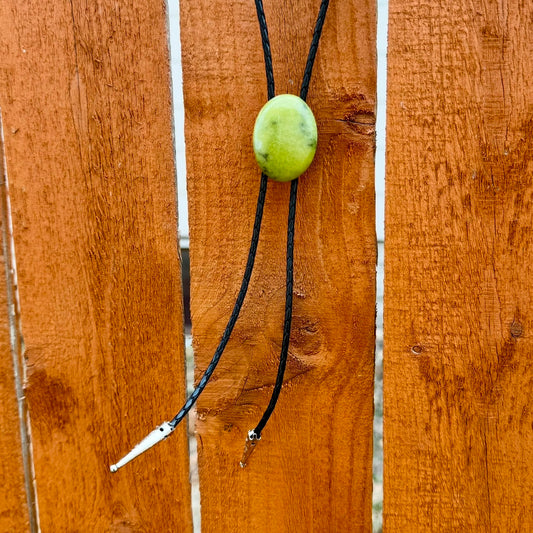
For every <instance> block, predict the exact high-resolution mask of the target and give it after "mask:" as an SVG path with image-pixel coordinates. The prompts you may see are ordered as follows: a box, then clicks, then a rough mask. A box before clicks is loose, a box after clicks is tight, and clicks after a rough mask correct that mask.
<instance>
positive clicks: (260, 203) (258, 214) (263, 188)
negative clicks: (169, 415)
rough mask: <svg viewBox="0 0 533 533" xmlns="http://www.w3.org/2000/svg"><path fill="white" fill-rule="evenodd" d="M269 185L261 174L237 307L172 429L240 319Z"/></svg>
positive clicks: (195, 396)
mask: <svg viewBox="0 0 533 533" xmlns="http://www.w3.org/2000/svg"><path fill="white" fill-rule="evenodd" d="M267 184H268V177H267V176H266V175H265V174H261V185H260V188H259V195H258V197H257V208H256V211H255V221H254V229H253V232H252V241H251V243H250V250H249V252H248V260H247V262H246V269H245V271H244V276H243V278H242V283H241V288H240V290H239V294H238V295H237V299H236V301H235V305H234V307H233V311H232V313H231V316H230V318H229V320H228V324H227V325H226V329H225V330H224V333H223V334H222V337H221V339H220V343H219V345H218V347H217V349H216V351H215V354H214V355H213V358H212V359H211V362H210V363H209V366H208V367H207V368H206V370H205V372H204V375H203V376H202V379H201V380H200V383H198V385H197V386H196V388H195V389H194V391H193V392H192V394H191V395H190V396H189V398H188V399H187V401H186V402H185V405H184V406H183V407H182V408H181V409H180V411H179V413H178V414H177V415H176V416H175V417H174V418H173V419H172V420H171V421H170V422H169V424H170V425H171V426H172V428H175V427H176V426H177V425H178V424H179V423H180V422H181V420H182V419H183V418H184V417H185V415H186V414H187V413H188V412H189V411H190V410H191V407H192V406H193V405H194V403H195V402H196V400H197V399H198V396H200V394H202V391H203V390H204V389H205V386H206V385H207V383H208V381H209V379H210V378H211V376H212V375H213V372H214V371H215V368H216V367H217V364H218V362H219V361H220V357H221V356H222V353H223V352H224V349H225V348H226V344H228V341H229V338H230V336H231V332H232V331H233V328H234V326H235V323H236V322H237V319H238V318H239V313H240V312H241V307H242V304H243V302H244V298H245V297H246V293H247V291H248V285H249V283H250V278H251V277H252V270H253V268H254V262H255V255H256V252H257V245H258V243H259V233H260V231H261V220H262V218H263V208H264V205H265V197H266V192H267Z"/></svg>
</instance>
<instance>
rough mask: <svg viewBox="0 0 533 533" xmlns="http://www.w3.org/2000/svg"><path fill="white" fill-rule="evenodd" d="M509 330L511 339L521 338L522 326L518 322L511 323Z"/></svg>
mask: <svg viewBox="0 0 533 533" xmlns="http://www.w3.org/2000/svg"><path fill="white" fill-rule="evenodd" d="M509 330H510V332H511V337H514V338H515V339H517V338H518V337H521V336H522V333H523V332H524V329H523V327H522V324H520V322H518V321H516V320H514V321H513V323H512V324H511V327H510V328H509Z"/></svg>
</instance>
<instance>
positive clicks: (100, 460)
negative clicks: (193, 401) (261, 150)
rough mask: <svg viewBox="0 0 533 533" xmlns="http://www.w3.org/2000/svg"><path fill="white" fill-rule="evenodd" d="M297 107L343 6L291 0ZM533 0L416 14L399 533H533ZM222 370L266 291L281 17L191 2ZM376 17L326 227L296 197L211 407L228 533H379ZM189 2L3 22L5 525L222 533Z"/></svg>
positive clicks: (392, 225) (289, 36)
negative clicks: (186, 266) (268, 66)
mask: <svg viewBox="0 0 533 533" xmlns="http://www.w3.org/2000/svg"><path fill="white" fill-rule="evenodd" d="M264 3H265V10H266V15H267V20H268V23H269V31H270V38H271V44H272V51H273V60H274V71H275V76H276V83H277V92H278V93H282V92H292V93H295V92H297V90H298V87H299V83H300V80H301V77H302V73H303V67H304V63H305V58H306V54H307V49H308V46H309V43H310V38H311V32H312V27H313V24H314V20H315V17H316V13H317V10H318V2H317V1H311V0H295V1H292V2H284V1H282V0H272V1H269V0H264ZM532 22H533V5H532V4H531V3H530V2H527V1H519V0H509V1H505V0H488V1H485V2H482V1H481V0H470V1H466V0H457V1H455V2H448V3H443V2H437V1H435V0H426V1H425V2H420V1H415V0H390V16H389V54H388V58H389V59H388V60H389V67H388V116H387V178H386V187H387V188H386V244H385V302H384V308H385V325H384V331H385V350H384V361H385V363H384V364H385V369H384V397H385V413H384V431H385V445H384V476H385V479H384V530H386V531H389V532H403V531H420V532H426V531H435V532H441V531H468V532H470V531H473V532H478V531H479V532H487V531H494V532H527V531H533V409H532V401H531V397H532V393H533V362H532V358H531V353H532V348H533V346H532V339H533V336H532V335H531V334H530V330H531V328H532V327H533V313H532V311H531V305H532V302H533V270H532V269H533V267H532V266H531V265H532V264H533V262H532V259H533V239H532V236H531V235H532V234H531V228H532V223H533V220H532V218H533V217H532V194H533V163H532V161H533V140H532V139H533V135H532V134H533V86H532V80H533V61H532V59H531V58H532V57H533V30H532V28H533V24H532ZM181 39H182V63H183V79H184V101H185V136H186V147H187V152H186V153H187V167H188V175H187V179H188V192H189V212H190V262H191V311H192V322H193V337H194V348H195V362H196V369H197V370H196V372H197V377H199V376H200V375H201V373H202V372H203V370H204V369H205V368H206V366H207V364H208V362H209V360H210V358H211V356H212V354H213V350H214V348H215V346H216V344H217V342H218V340H219V337H220V335H221V333H222V331H223V328H224V326H225V322H226V320H227V318H228V316H229V313H230V311H231V307H232V305H233V302H234V298H235V296H236V293H237V290H238V286H239V282H240V279H241V276H242V272H243V268H244V262H245V258H246V253H247V247H248V244H249V239H250V235H251V226H252V222H253V220H252V218H253V211H254V204H255V198H256V194H257V190H258V186H259V172H258V170H257V168H256V164H255V162H254V158H253V154H252V152H251V148H250V138H251V131H252V127H253V122H254V119H255V116H256V114H257V112H258V110H259V109H260V107H261V105H262V104H263V103H264V102H265V100H266V84H265V80H264V66H263V58H262V51H261V41H260V35H259V30H258V26H257V21H256V14H255V7H254V5H253V2H252V1H248V0H238V1H232V2H230V1H228V0H209V1H207V0H195V1H192V0H181ZM375 50H376V3H375V1H367V0H358V1H350V0H338V1H334V0H332V2H331V6H330V11H329V13H328V17H327V20H326V25H325V27H324V33H323V38H322V42H321V45H320V49H319V52H318V57H317V62H316V66H315V70H314V76H313V80H312V84H311V89H310V93H309V99H308V101H309V104H310V106H311V108H312V109H313V110H314V112H315V115H316V117H317V123H318V129H319V147H318V151H317V156H316V159H315V162H314V163H313V165H312V167H311V169H310V171H309V172H308V173H307V175H306V176H305V177H303V178H302V180H301V184H300V197H299V201H298V207H297V222H296V251H295V286H294V298H295V302H294V319H293V328H292V336H291V349H290V354H289V362H288V367H287V373H286V384H285V386H284V388H283V391H282V395H281V398H280V402H279V405H278V408H277V409H276V412H275V414H274V416H273V418H272V420H271V422H270V423H269V425H268V426H267V429H266V430H265V433H264V436H263V439H262V441H261V444H260V446H259V447H258V449H257V451H256V452H255V454H254V455H253V457H252V460H251V462H250V465H249V466H248V467H247V468H246V469H241V468H240V467H239V459H240V455H241V453H242V449H243V444H244V438H245V435H246V432H247V430H248V429H250V428H251V427H253V425H254V423H256V422H257V419H258V416H260V414H261V413H262V410H263V408H264V407H265V406H266V403H267V402H268V398H269V395H270V392H271V390H272V385H273V382H274V379H275V373H276V365H277V357H278V354H279V349H280V343H281V326H282V320H283V302H284V285H285V279H284V275H285V274H284V240H285V237H284V235H285V220H286V212H287V203H288V187H287V185H284V184H278V183H271V184H270V185H269V191H268V196H267V202H266V206H265V215H264V222H263V231H262V234H261V241H260V244H259V251H258V257H257V264H256V269H255V271H254V274H253V277H252V281H251V284H250V289H249V294H248V297H247V299H246V301H245V305H244V307H243V310H242V316H241V319H240V321H239V322H238V323H237V326H236V328H235V331H234V334H233V336H232V339H231V341H230V343H229V344H228V347H227V350H226V353H225V354H224V356H223V359H222V361H221V363H220V366H219V368H218V369H217V371H216V374H215V376H214V378H213V380H212V382H211V383H210V384H209V386H208V388H207V389H206V391H205V394H204V395H203V396H202V397H201V399H200V401H199V403H198V412H197V425H196V427H197V440H198V451H199V474H200V491H201V505H202V530H203V531H213V532H223V531H224V532H226V531H228V532H241V531H265V532H267V531H268V532H291V533H292V532H299V531H301V532H311V531H315V532H319V533H320V532H326V531H331V532H344V531H346V532H351V531H353V532H358V531H371V528H372V525H371V506H372V422H373V379H374V378H373V367H374V317H375V264H376V244H375V229H374V228H375V221H374V207H375V206H374V203H375V202H374V125H375V114H374V111H375V106H376V51H375ZM170 99H171V93H170V76H169V68H168V49H167V24H166V13H165V2H164V1H162V0H161V1H157V2H151V1H148V0H129V1H126V0H125V1H124V2H116V1H111V0H92V1H90V2H88V1H79V0H71V1H70V2H54V3H47V2H37V1H35V0H27V1H25V2H19V1H16V0H3V2H1V3H0V107H1V112H2V129H3V137H2V141H1V147H2V153H3V154H5V156H3V157H2V176H3V180H2V183H1V191H0V192H1V202H0V207H1V210H2V213H1V223H2V234H3V261H4V264H5V273H6V274H5V276H3V277H2V279H3V282H2V285H1V290H0V308H3V309H4V315H3V316H4V318H3V319H2V320H0V350H1V355H0V377H1V379H0V402H1V404H0V477H1V480H2V482H1V483H0V531H1V532H25V531H38V530H39V528H40V530H41V531H43V532H100V531H102V532H103V531H117V532H119V531H120V532H126V531H147V532H153V531H164V532H167V531H168V532H189V531H191V530H192V520H191V512H190V508H191V505H190V499H191V497H190V484H189V454H188V445H187V438H186V428H185V426H184V425H182V426H181V427H180V428H179V429H178V430H177V431H176V434H175V435H173V436H172V438H171V439H169V440H168V441H166V442H164V443H162V444H160V445H158V446H157V447H155V448H153V449H152V450H150V452H148V453H146V454H145V455H143V456H142V457H140V458H138V459H137V460H136V461H135V462H133V463H131V464H130V465H128V466H127V467H125V468H124V469H123V470H121V471H120V472H119V473H117V474H114V475H112V474H110V472H109V464H111V463H112V462H114V461H115V460H116V459H117V458H119V457H120V456H121V455H122V454H123V453H125V452H126V451H127V450H128V449H129V448H130V446H131V445H132V444H134V443H135V442H137V441H139V440H140V439H141V438H142V437H144V436H145V434H146V432H147V431H148V430H149V429H151V428H153V427H154V426H155V425H156V424H158V423H160V422H161V421H163V420H164V419H166V418H168V417H171V416H172V415H173V414H174V413H175V412H176V410H177V408H179V406H180V405H181V403H182V401H183V400H184V397H185V377H184V350H183V318H182V317H183V306H182V298H181V281H180V280H181V277H180V258H179V248H178V235H177V216H176V189H175V168H174V160H173V135H172V119H171V103H170Z"/></svg>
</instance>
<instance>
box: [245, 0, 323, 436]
mask: <svg viewBox="0 0 533 533" xmlns="http://www.w3.org/2000/svg"><path fill="white" fill-rule="evenodd" d="M256 6H257V18H258V20H259V26H260V28H261V38H262V40H263V50H264V51H265V65H266V64H267V53H266V50H268V56H269V60H270V68H272V63H271V62H272V58H271V57H270V44H269V42H268V30H267V27H266V18H265V13H264V11H263V5H262V2H261V0H256ZM259 6H260V7H259ZM328 6H329V0H322V3H321V4H320V9H319V12H318V17H317V21H316V24H315V30H314V32H313V39H312V40H311V46H310V48H309V54H308V56H307V62H306V65H305V70H304V76H303V80H302V86H301V89H300V98H301V99H302V100H304V101H305V100H306V99H307V92H308V90H309V84H310V82H311V74H312V72H313V65H314V63H315V57H316V53H317V50H318V43H319V42H320V36H321V34H322V28H323V27H324V21H325V20H326V13H327V10H328ZM267 72H268V67H267ZM267 80H268V75H267ZM272 84H273V81H272ZM269 98H271V96H270V93H269ZM297 196H298V179H295V180H293V181H292V182H291V194H290V199H289V219H288V223H287V263H286V290H285V321H284V324H283V340H282V343H281V353H280V357H279V364H278V373H277V376H276V383H275V384H274V389H273V390H272V395H271V396H270V401H269V403H268V407H267V408H266V410H265V412H264V413H263V416H262V417H261V420H260V421H259V423H258V424H257V426H256V427H255V429H254V430H253V432H252V434H253V435H254V438H255V439H257V440H259V439H260V438H261V432H262V431H263V429H264V428H265V426H266V424H267V422H268V420H269V419H270V417H271V416H272V413H273V412H274V409H275V408H276V403H277V402H278V398H279V395H280V393H281V387H282V386H283V377H284V375H285V368H286V366H287V356H288V353H289V343H290V336H291V323H292V292H293V283H294V282H293V272H294V269H293V259H294V221H295V218H296V200H297Z"/></svg>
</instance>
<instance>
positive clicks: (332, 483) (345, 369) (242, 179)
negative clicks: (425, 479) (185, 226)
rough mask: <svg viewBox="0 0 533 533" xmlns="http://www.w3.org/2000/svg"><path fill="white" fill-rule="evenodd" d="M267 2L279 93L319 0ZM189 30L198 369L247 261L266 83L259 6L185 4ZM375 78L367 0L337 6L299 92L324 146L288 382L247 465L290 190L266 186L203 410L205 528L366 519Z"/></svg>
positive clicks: (299, 262) (262, 392) (292, 527)
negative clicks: (253, 251)
mask: <svg viewBox="0 0 533 533" xmlns="http://www.w3.org/2000/svg"><path fill="white" fill-rule="evenodd" d="M264 3H265V10H266V15H267V20H268V24H269V31H270V37H271V43H272V51H273V60H274V73H275V77H276V82H277V83H276V87H277V93H278V94H279V93H284V92H290V93H296V94H297V93H298V90H299V85H300V82H301V78H302V75H303V70H304V65H305V61H306V57H307V52H308V48H309V44H310V42H311V36H312V30H313V27H314V24H315V20H316V16H317V13H318V8H319V5H320V2H318V1H310V0H300V1H296V2H284V1H279V0H267V1H265V2H264ZM181 26H182V46H183V79H184V97H185V120H186V124H185V137H186V147H187V168H188V190H189V207H190V242H191V249H190V253H191V271H192V272H191V283H192V286H191V298H192V302H191V307H192V323H193V335H194V346H195V354H196V364H197V371H196V376H197V378H199V377H200V375H201V373H202V372H203V370H204V369H205V368H206V366H207V364H208V361H209V360H210V358H211V356H212V354H213V352H214V349H215V347H216V345H217V343H218V341H219V338H220V336H221V334H222V331H223V329H224V327H225V325H226V322H227V319H228V318H229V315H230V312H231V309H232V306H233V303H234V300H235V297H236V294H237V291H238V288H239V284H240V282H241V278H242V273H243V270H244V264H245V261H246V255H247V251H248V246H249V240H250V237H251V230H252V224H253V215H254V210H255V202H256V197H257V192H258V189H259V179H260V173H259V170H258V167H257V165H256V164H255V161H254V156H253V152H252V146H251V143H252V130H253V124H254V121H255V117H256V115H257V113H258V112H259V110H260V108H261V107H262V105H263V104H264V102H265V101H266V81H265V74H264V63H263V55H262V49H261V40H260V34H259V27H258V23H257V20H256V13H255V7H254V3H253V2H251V1H244V0H241V1H236V2H231V3H228V2H227V1H226V0H209V1H206V0H202V1H190V0H189V1H185V0H182V2H181ZM375 75H376V74H375V3H374V2H366V1H365V2H363V1H361V2H356V3H354V2H349V1H347V0H346V1H344V0H343V1H339V2H332V4H331V7H330V11H329V13H328V17H327V20H326V24H325V27H324V33H323V37H322V42H321V45H320V49H319V52H318V57H317V61H316V64H315V70H314V75H313V80H312V83H311V88H310V92H309V99H308V101H309V104H310V106H311V108H312V109H313V110H314V112H315V115H316V118H317V123H318V130H319V141H318V152H317V156H316V159H315V161H314V163H313V164H312V166H311V168H310V171H309V172H308V173H307V174H306V175H305V176H304V177H303V178H302V179H301V180H300V188H299V200H298V208H297V215H296V216H297V220H296V244H295V290H294V295H295V302H294V318H293V327H292V338H291V348H290V354H289V361H288V367H287V372H286V379H285V382H286V383H285V386H284V387H283V390H282V393H281V397H280V400H279V403H278V406H277V408H276V411H275V413H274V416H273V417H272V419H271V420H270V422H269V424H268V425H267V427H266V429H265V431H264V433H263V438H262V441H261V443H260V445H259V446H258V448H257V449H256V451H255V453H254V454H253V456H252V458H251V460H250V463H249V465H248V467H247V468H246V469H244V470H243V469H241V468H240V467H239V460H240V457H241V454H242V451H243V447H244V441H245V436H246V433H247V431H248V430H249V429H251V428H253V427H254V426H255V424H256V423H257V422H258V421H259V417H260V416H261V414H262V412H263V410H264V408H265V407H266V405H267V403H268V399H269V397H270V394H271V392H272V386H273V383H274V381H275V376H276V369H277V362H278V359H279V352H280V345H281V336H282V323H283V309H284V293H285V241H286V236H285V234H286V225H287V211H288V193H289V187H290V186H289V185H288V184H278V183H274V182H271V183H270V184H269V190H268V194H267V202H266V206H265V215H264V221H263V231H262V235H261V241H260V244H259V251H258V256H257V262H256V268H255V271H254V274H253V276H252V281H251V284H250V289H249V293H248V297H247V299H246V301H245V304H244V306H243V310H242V313H241V318H240V321H239V322H238V323H237V326H236V328H235V331H234V334H233V337H232V340H231V341H230V343H229V344H228V347H227V349H226V352H225V354H224V356H223V358H222V361H221V363H220V365H219V368H218V369H217V371H216V373H215V376H214V378H213V381H212V382H211V383H210V384H209V385H208V387H207V389H206V391H205V393H204V395H203V396H202V397H201V399H200V402H199V406H198V425H197V431H198V444H199V464H200V480H201V493H202V530H203V531H248V530H249V531H278V532H283V531H287V532H289V531H290V532H297V531H305V532H309V531H320V532H322V531H370V529H371V525H370V521H371V494H372V411H373V409H372V404H373V398H372V390H373V353H374V315H375V288H374V286H375V281H374V280H375V262H376V251H375V232H374V179H373V177H374V173H373V153H374V120H375V117H374V108H375Z"/></svg>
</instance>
